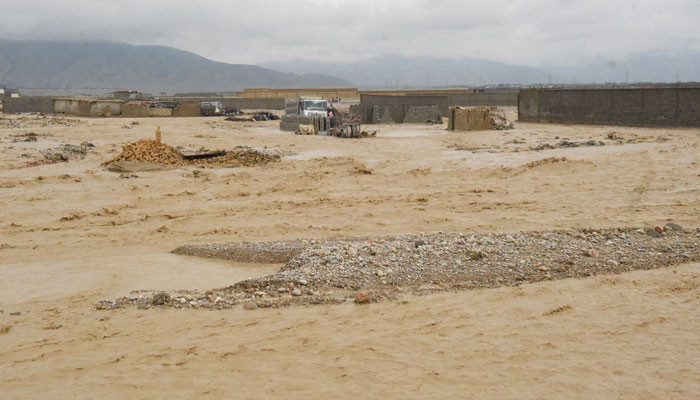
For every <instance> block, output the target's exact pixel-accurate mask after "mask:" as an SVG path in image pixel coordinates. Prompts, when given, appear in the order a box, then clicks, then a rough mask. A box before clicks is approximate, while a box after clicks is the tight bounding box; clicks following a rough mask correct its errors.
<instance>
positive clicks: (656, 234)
mask: <svg viewBox="0 0 700 400" xmlns="http://www.w3.org/2000/svg"><path fill="white" fill-rule="evenodd" d="M644 233H646V234H647V235H649V236H651V237H653V238H660V237H663V235H662V234H661V233H659V232H658V231H657V230H656V229H652V228H646V229H644Z"/></svg>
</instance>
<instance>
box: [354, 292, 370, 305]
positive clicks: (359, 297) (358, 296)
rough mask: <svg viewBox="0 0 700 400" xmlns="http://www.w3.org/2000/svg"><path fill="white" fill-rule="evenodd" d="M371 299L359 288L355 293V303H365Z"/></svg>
mask: <svg viewBox="0 0 700 400" xmlns="http://www.w3.org/2000/svg"><path fill="white" fill-rule="evenodd" d="M370 300H371V298H370V296H369V293H368V292H367V291H366V290H360V291H359V292H357V293H355V303H357V304H367V303H369V302H370Z"/></svg>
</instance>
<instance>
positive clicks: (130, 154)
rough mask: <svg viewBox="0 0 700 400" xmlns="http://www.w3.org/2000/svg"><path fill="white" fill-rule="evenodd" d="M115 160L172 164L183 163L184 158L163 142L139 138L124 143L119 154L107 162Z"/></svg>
mask: <svg viewBox="0 0 700 400" xmlns="http://www.w3.org/2000/svg"><path fill="white" fill-rule="evenodd" d="M116 161H144V162H150V163H155V164H166V165H174V166H182V165H185V161H184V158H183V157H182V154H180V152H179V151H177V150H175V149H174V148H172V147H170V146H168V145H167V144H165V143H159V142H157V141H156V140H147V139H139V140H138V141H136V142H133V143H127V144H125V145H124V148H123V150H122V152H121V154H119V155H118V156H116V157H115V158H114V159H112V160H111V161H109V162H108V163H107V164H109V163H112V162H116Z"/></svg>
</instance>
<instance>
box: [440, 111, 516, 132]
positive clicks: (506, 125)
mask: <svg viewBox="0 0 700 400" xmlns="http://www.w3.org/2000/svg"><path fill="white" fill-rule="evenodd" d="M506 129H513V123H512V122H510V121H509V120H508V118H506V113H505V111H503V110H502V109H500V108H498V107H473V108H464V107H451V108H450V117H449V121H448V123H447V130H450V131H485V130H506Z"/></svg>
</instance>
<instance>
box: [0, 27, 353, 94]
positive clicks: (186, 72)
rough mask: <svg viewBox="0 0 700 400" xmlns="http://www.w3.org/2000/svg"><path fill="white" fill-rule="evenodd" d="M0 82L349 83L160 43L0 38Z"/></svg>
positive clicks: (202, 86) (196, 86)
mask: <svg viewBox="0 0 700 400" xmlns="http://www.w3.org/2000/svg"><path fill="white" fill-rule="evenodd" d="M0 83H2V84H6V85H8V86H9V87H18V88H53V89H66V88H76V89H77V88H88V89H89V88H110V89H112V88H113V89H139V90H143V91H152V92H161V91H165V92H194V91H199V92H203V91H234V90H242V89H245V88H255V87H275V88H301V87H319V88H323V87H350V86H353V85H352V83H350V82H347V81H345V80H342V79H339V78H335V77H332V76H326V75H323V74H318V73H313V74H295V73H283V72H278V71H273V70H270V69H267V68H262V67H259V66H255V65H245V64H226V63H221V62H216V61H212V60H209V59H206V58H204V57H201V56H198V55H196V54H193V53H190V52H186V51H182V50H178V49H174V48H171V47H164V46H134V45H130V44H125V43H110V42H50V41H8V40H0Z"/></svg>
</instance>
